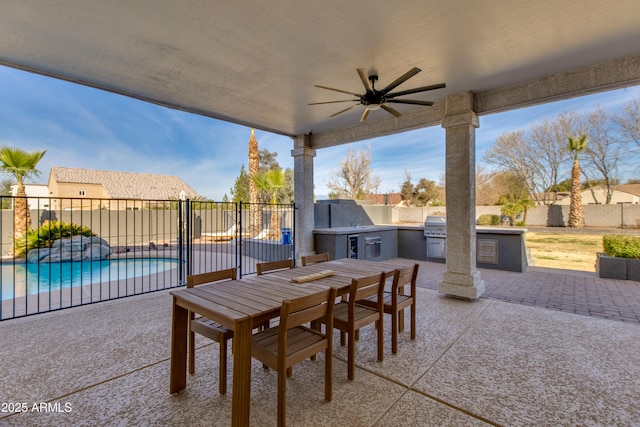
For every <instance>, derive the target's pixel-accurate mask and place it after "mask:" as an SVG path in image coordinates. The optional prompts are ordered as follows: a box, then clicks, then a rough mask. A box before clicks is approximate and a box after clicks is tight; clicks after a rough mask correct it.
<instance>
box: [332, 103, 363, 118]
mask: <svg viewBox="0 0 640 427" xmlns="http://www.w3.org/2000/svg"><path fill="white" fill-rule="evenodd" d="M358 105H360V104H356V105H352V106H351V107H349V108H345V109H344V110H340V111H338V112H337V113H335V114H332V115H330V116H329V117H335V116H337V115H338V114H342V113H346V112H347V111H349V110H351V109H352V108H356V107H357V106H358Z"/></svg>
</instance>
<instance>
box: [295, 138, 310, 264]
mask: <svg viewBox="0 0 640 427" xmlns="http://www.w3.org/2000/svg"><path fill="white" fill-rule="evenodd" d="M310 146H311V135H301V136H297V137H295V138H294V149H293V150H291V156H292V157H293V185H294V200H295V204H296V224H295V227H296V229H295V236H296V241H295V244H296V252H297V253H296V259H297V260H299V259H300V257H301V256H304V255H309V254H312V253H314V246H313V228H314V217H313V215H314V214H313V158H314V157H315V156H316V150H315V149H313V148H310Z"/></svg>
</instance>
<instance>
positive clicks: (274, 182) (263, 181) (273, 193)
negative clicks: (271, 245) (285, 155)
mask: <svg viewBox="0 0 640 427" xmlns="http://www.w3.org/2000/svg"><path fill="white" fill-rule="evenodd" d="M253 180H254V182H255V185H256V188H257V189H258V191H260V192H261V193H262V194H264V195H266V197H267V198H269V200H270V203H271V204H272V205H273V207H272V210H271V220H270V222H269V236H268V238H269V239H271V240H278V239H279V238H280V234H279V232H280V215H279V212H278V209H277V206H276V205H277V204H278V196H279V195H280V194H282V193H283V192H284V190H285V187H286V177H285V173H284V172H283V171H282V169H279V168H278V169H270V170H268V171H267V172H263V173H261V174H259V175H258V176H256V177H254V178H253Z"/></svg>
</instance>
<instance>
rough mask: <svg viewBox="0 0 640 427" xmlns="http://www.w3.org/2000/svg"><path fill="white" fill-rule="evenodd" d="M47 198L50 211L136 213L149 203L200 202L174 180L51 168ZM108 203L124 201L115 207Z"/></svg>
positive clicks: (162, 177)
mask: <svg viewBox="0 0 640 427" xmlns="http://www.w3.org/2000/svg"><path fill="white" fill-rule="evenodd" d="M49 195H50V197H51V198H52V199H51V200H52V207H51V209H53V210H56V209H127V210H138V209H141V208H142V207H144V206H145V205H147V204H149V201H156V200H167V201H168V200H178V199H180V198H181V195H183V196H184V197H185V198H187V199H201V198H202V197H201V196H200V195H199V194H198V193H196V191H195V190H193V189H192V188H191V187H189V186H188V185H187V184H186V183H185V182H184V181H182V180H181V179H180V178H178V177H177V176H168V175H156V174H147V173H135V172H113V171H103V170H94V169H77V168H66V167H53V168H51V173H50V174H49ZM68 198H72V200H71V201H69V200H68ZM109 199H118V200H124V201H121V202H117V204H116V205H114V202H111V201H110V200H109Z"/></svg>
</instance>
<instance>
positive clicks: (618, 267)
mask: <svg viewBox="0 0 640 427" xmlns="http://www.w3.org/2000/svg"><path fill="white" fill-rule="evenodd" d="M596 269H597V271H598V277H600V278H602V279H621V280H627V262H626V258H618V257H612V256H608V255H605V254H598V262H597V264H596Z"/></svg>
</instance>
